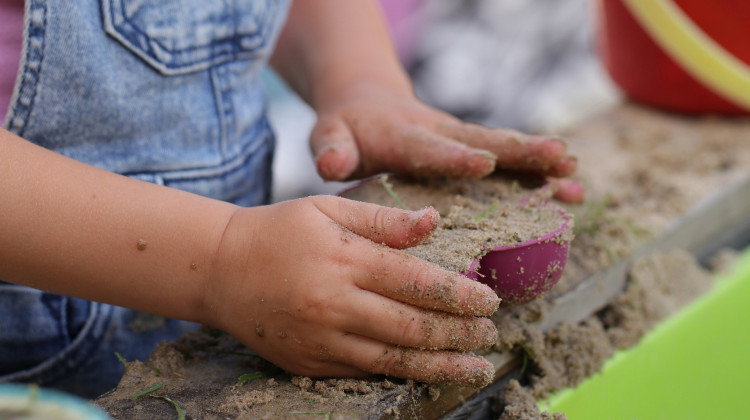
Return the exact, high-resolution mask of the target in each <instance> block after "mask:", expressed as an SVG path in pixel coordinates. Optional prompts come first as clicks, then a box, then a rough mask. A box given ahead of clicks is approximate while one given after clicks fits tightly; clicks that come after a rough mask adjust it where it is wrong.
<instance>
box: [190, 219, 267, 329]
mask: <svg viewBox="0 0 750 420" xmlns="http://www.w3.org/2000/svg"><path fill="white" fill-rule="evenodd" d="M254 210H255V209H254V208H243V207H238V206H233V208H232V209H231V210H230V211H229V212H228V213H225V214H224V215H223V219H222V221H221V222H217V224H216V227H215V229H214V232H213V235H212V239H211V246H210V248H209V249H210V252H211V255H210V259H209V261H210V266H209V269H208V270H207V274H206V275H205V276H202V284H201V286H200V287H199V290H198V293H197V295H196V297H197V300H196V302H197V303H198V304H197V308H198V311H197V313H198V321H199V322H201V323H203V324H206V325H209V326H212V327H215V328H223V323H222V319H223V315H222V308H223V307H225V306H226V305H227V302H226V299H227V297H228V296H232V295H233V293H235V292H234V291H232V290H229V289H231V287H232V286H231V284H232V282H231V280H230V279H231V278H234V277H237V276H238V273H243V272H248V271H250V268H251V267H252V263H251V262H250V259H251V257H252V255H251V252H250V250H252V249H253V247H252V245H251V244H252V243H253V241H254V237H255V234H254V232H255V230H256V226H255V223H254V221H253V220H254V218H253V217H248V213H253V211H254Z"/></svg>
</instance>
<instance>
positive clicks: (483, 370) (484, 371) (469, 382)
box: [460, 356, 495, 388]
mask: <svg viewBox="0 0 750 420" xmlns="http://www.w3.org/2000/svg"><path fill="white" fill-rule="evenodd" d="M472 359H473V360H471V362H470V365H469V366H468V368H469V371H468V372H466V373H467V375H466V377H464V378H462V379H461V380H460V382H461V384H462V385H465V386H470V387H472V388H484V387H486V386H487V385H489V384H491V383H492V380H493V379H494V378H495V367H494V366H493V365H492V363H490V361H489V360H487V359H485V358H484V357H481V356H475V357H472Z"/></svg>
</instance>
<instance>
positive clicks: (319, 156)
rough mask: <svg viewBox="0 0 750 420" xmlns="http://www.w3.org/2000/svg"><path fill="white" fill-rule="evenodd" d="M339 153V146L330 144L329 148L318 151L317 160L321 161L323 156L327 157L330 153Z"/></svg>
mask: <svg viewBox="0 0 750 420" xmlns="http://www.w3.org/2000/svg"><path fill="white" fill-rule="evenodd" d="M338 151H339V148H338V146H336V145H334V144H329V145H328V146H325V147H323V148H321V149H319V150H318V153H316V154H315V160H316V161H317V160H318V159H320V158H321V157H322V156H323V155H325V154H326V153H328V152H333V153H336V152H338Z"/></svg>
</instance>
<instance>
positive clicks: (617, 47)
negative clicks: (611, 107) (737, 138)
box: [597, 0, 750, 115]
mask: <svg viewBox="0 0 750 420" xmlns="http://www.w3.org/2000/svg"><path fill="white" fill-rule="evenodd" d="M650 1H653V2H654V3H651V4H648V6H647V7H651V6H653V4H660V3H666V4H665V6H670V7H673V6H676V7H673V10H674V11H676V12H677V13H676V14H678V15H682V17H683V18H685V19H684V22H685V23H686V24H688V26H691V27H692V28H693V29H695V31H693V32H694V33H696V34H697V35H698V37H699V38H700V37H704V38H705V39H707V40H708V41H707V43H706V44H710V45H709V47H707V48H708V49H710V50H714V51H717V50H723V52H722V51H718V52H722V53H725V55H726V57H725V58H726V59H725V62H727V61H731V62H732V63H730V64H733V65H734V67H735V68H736V69H738V71H739V74H740V78H741V75H742V74H745V73H744V72H745V70H747V74H750V1H748V0H650ZM634 3H638V2H637V1H631V0H597V13H598V16H597V18H598V19H597V22H598V28H597V30H598V44H599V45H598V47H599V51H600V55H601V58H602V61H603V62H604V64H605V66H606V68H607V70H608V71H609V74H610V75H611V76H612V79H614V81H615V82H616V83H617V84H618V85H619V86H620V88H621V89H622V90H623V91H624V92H625V93H626V94H627V95H628V96H629V97H631V98H632V99H634V100H636V101H639V102H642V103H645V104H648V105H652V106H655V107H659V108H664V109H669V110H673V111H678V112H684V113H691V114H699V113H714V114H724V115H744V114H748V113H750V100H747V101H745V100H744V98H742V97H738V95H740V94H738V93H736V92H737V91H739V90H741V89H734V87H735V86H739V85H740V84H742V83H737V82H736V81H735V79H731V78H729V79H730V80H724V86H723V87H721V86H718V85H717V84H713V85H712V82H713V81H712V80H711V79H717V78H721V77H722V76H718V74H719V73H721V70H722V65H721V63H720V64H718V65H717V67H716V68H711V67H710V66H707V65H706V62H708V61H711V60H707V59H703V60H700V59H698V60H697V61H696V60H694V61H693V66H692V67H691V65H690V64H688V63H686V61H685V59H684V58H682V57H681V56H680V55H679V51H678V52H677V53H675V49H674V48H672V49H670V47H671V45H669V44H670V39H668V38H667V40H666V41H665V39H664V38H659V37H658V36H656V35H657V34H656V32H655V30H654V28H656V31H657V32H658V30H659V29H660V28H661V26H659V25H660V23H659V22H656V23H653V22H652V23H651V26H649V24H647V23H646V22H645V20H644V19H647V18H644V15H643V14H640V15H639V14H638V10H635V9H634V6H633V4H634ZM642 4H643V3H642ZM680 12H681V13H680ZM654 15H655V14H652V15H651V16H654ZM646 16H648V15H646ZM676 48H677V49H678V50H679V48H681V47H680V46H679V45H678V46H677V47H676ZM727 59H728V60H727ZM696 66H698V67H701V66H702V67H705V68H704V69H703V73H702V74H701V73H700V70H701V69H698V71H696V70H695V67H696ZM743 67H744V69H743ZM717 69H718V70H717ZM725 79H727V78H725ZM720 82H722V81H721V80H719V81H718V82H717V83H720ZM742 95H744V96H748V95H747V94H742Z"/></svg>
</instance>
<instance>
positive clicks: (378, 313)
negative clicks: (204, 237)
mask: <svg viewBox="0 0 750 420" xmlns="http://www.w3.org/2000/svg"><path fill="white" fill-rule="evenodd" d="M438 218H439V216H438V214H437V212H436V211H435V210H434V209H425V210H422V211H419V212H411V211H404V210H399V209H392V208H387V207H380V206H376V205H374V204H367V203H359V202H355V201H350V200H346V199H343V198H337V197H322V196H321V197H310V198H305V199H300V200H295V201H289V202H284V203H280V204H275V205H272V206H266V207H258V208H251V209H239V210H237V212H236V213H235V215H234V217H233V218H232V220H231V221H230V222H229V224H228V226H227V228H226V231H225V234H224V237H223V239H222V241H221V244H220V246H219V249H218V252H217V258H216V261H215V263H214V267H215V273H216V274H215V275H214V276H212V277H211V280H210V284H208V285H207V286H206V295H205V303H206V313H207V315H206V316H205V317H204V321H205V322H206V323H208V324H210V325H213V326H215V327H218V328H221V329H224V330H225V331H227V332H229V333H231V334H232V335H233V336H235V337H236V338H238V339H239V340H240V341H242V342H243V343H244V344H245V345H247V346H249V347H250V348H252V349H254V350H255V351H256V352H257V353H258V354H259V355H261V356H263V357H264V358H266V359H268V360H270V361H272V362H274V363H275V364H277V365H278V366H280V367H282V368H284V369H286V370H288V371H290V372H292V373H295V374H299V375H309V376H363V375H366V374H372V373H377V374H388V375H393V376H397V377H408V378H413V379H417V380H422V381H427V382H453V383H460V384H465V385H474V386H484V385H486V384H487V383H489V381H490V380H491V379H492V374H493V373H494V370H493V368H492V365H491V364H490V363H489V362H488V361H486V360H485V359H484V358H481V357H479V356H475V355H473V354H471V353H460V352H463V351H468V350H473V349H477V348H482V347H487V346H489V345H491V344H493V343H494V342H495V335H496V329H495V326H494V325H493V323H492V322H491V321H490V320H488V319H486V318H479V317H480V316H488V315H490V314H492V313H493V312H494V311H495V310H496V309H497V307H498V304H499V299H498V298H497V296H496V295H495V293H494V292H493V291H492V290H491V289H490V288H488V287H486V286H484V285H482V284H480V283H478V282H475V281H472V280H469V279H467V278H465V277H464V276H462V275H459V274H457V273H451V272H448V271H444V270H442V269H440V268H438V267H437V266H434V265H431V264H428V263H426V262H424V261H423V260H420V259H417V258H415V257H412V256H409V255H406V254H404V253H402V252H399V251H397V250H395V249H393V248H405V247H409V246H413V245H416V244H418V243H420V242H422V241H424V240H425V239H426V238H427V237H429V235H430V233H431V232H432V230H433V229H434V228H435V226H436V224H437V222H438ZM452 350H457V351H459V352H456V351H452Z"/></svg>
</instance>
